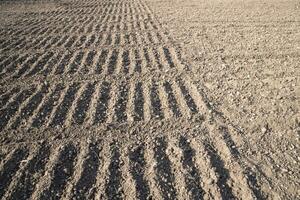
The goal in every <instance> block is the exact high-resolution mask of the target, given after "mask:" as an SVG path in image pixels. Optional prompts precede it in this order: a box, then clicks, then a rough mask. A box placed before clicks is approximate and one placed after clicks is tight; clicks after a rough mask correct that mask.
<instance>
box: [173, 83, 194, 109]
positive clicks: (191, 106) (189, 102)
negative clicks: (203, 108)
mask: <svg viewBox="0 0 300 200" xmlns="http://www.w3.org/2000/svg"><path fill="white" fill-rule="evenodd" d="M177 83H178V85H179V88H180V90H181V92H182V94H183V96H184V99H185V101H186V104H187V105H188V107H189V109H190V111H191V112H192V113H197V112H198V108H197V106H196V104H195V101H194V99H193V98H192V97H191V95H190V94H189V92H188V89H187V88H186V87H185V85H184V84H183V83H182V81H181V80H178V81H177Z"/></svg>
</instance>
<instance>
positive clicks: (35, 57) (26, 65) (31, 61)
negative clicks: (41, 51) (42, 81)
mask: <svg viewBox="0 0 300 200" xmlns="http://www.w3.org/2000/svg"><path fill="white" fill-rule="evenodd" d="M39 56H40V55H33V57H32V58H30V59H29V60H28V61H27V62H26V63H24V64H23V65H22V67H21V69H19V71H18V73H17V74H16V75H14V76H13V78H19V77H21V76H22V75H23V74H24V73H25V72H26V71H27V70H28V69H30V67H31V66H32V65H33V64H34V63H35V62H36V61H37V60H38V58H39Z"/></svg>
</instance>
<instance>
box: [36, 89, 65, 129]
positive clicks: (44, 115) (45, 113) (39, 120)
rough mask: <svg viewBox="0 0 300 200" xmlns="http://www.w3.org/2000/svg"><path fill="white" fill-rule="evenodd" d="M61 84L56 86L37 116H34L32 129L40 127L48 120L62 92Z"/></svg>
mask: <svg viewBox="0 0 300 200" xmlns="http://www.w3.org/2000/svg"><path fill="white" fill-rule="evenodd" d="M63 88H64V87H63V86H62V85H61V84H59V85H57V86H56V88H55V90H54V91H53V92H52V94H51V96H50V98H49V99H48V100H47V101H46V102H45V104H44V105H43V106H42V108H41V109H40V110H39V112H38V114H37V115H36V116H35V118H34V119H33V122H32V126H33V127H40V126H42V125H43V123H45V121H46V120H47V119H48V117H49V115H50V113H51V111H52V110H53V108H54V106H55V103H56V102H57V101H58V100H59V97H60V94H61V91H62V90H63Z"/></svg>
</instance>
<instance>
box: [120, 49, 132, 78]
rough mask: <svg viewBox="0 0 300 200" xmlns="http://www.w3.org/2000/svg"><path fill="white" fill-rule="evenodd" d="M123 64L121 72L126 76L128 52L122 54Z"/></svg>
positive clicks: (128, 59)
mask: <svg viewBox="0 0 300 200" xmlns="http://www.w3.org/2000/svg"><path fill="white" fill-rule="evenodd" d="M122 56H123V61H122V62H123V63H122V66H123V72H124V73H125V74H128V72H129V65H130V58H129V50H125V51H124V52H123V55H122Z"/></svg>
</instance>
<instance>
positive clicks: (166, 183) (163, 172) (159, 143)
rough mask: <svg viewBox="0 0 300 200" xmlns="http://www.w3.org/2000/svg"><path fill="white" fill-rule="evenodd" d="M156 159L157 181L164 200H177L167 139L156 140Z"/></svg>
mask: <svg viewBox="0 0 300 200" xmlns="http://www.w3.org/2000/svg"><path fill="white" fill-rule="evenodd" d="M154 144H155V147H154V158H155V160H156V162H157V165H156V167H155V168H156V181H157V184H158V185H159V188H160V192H161V195H162V198H163V199H170V200H171V199H176V190H175V187H174V181H175V177H174V175H173V173H172V169H171V162H170V160H169V158H168V155H167V154H166V149H167V143H166V141H165V138H163V137H160V138H156V139H155V141H154Z"/></svg>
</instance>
